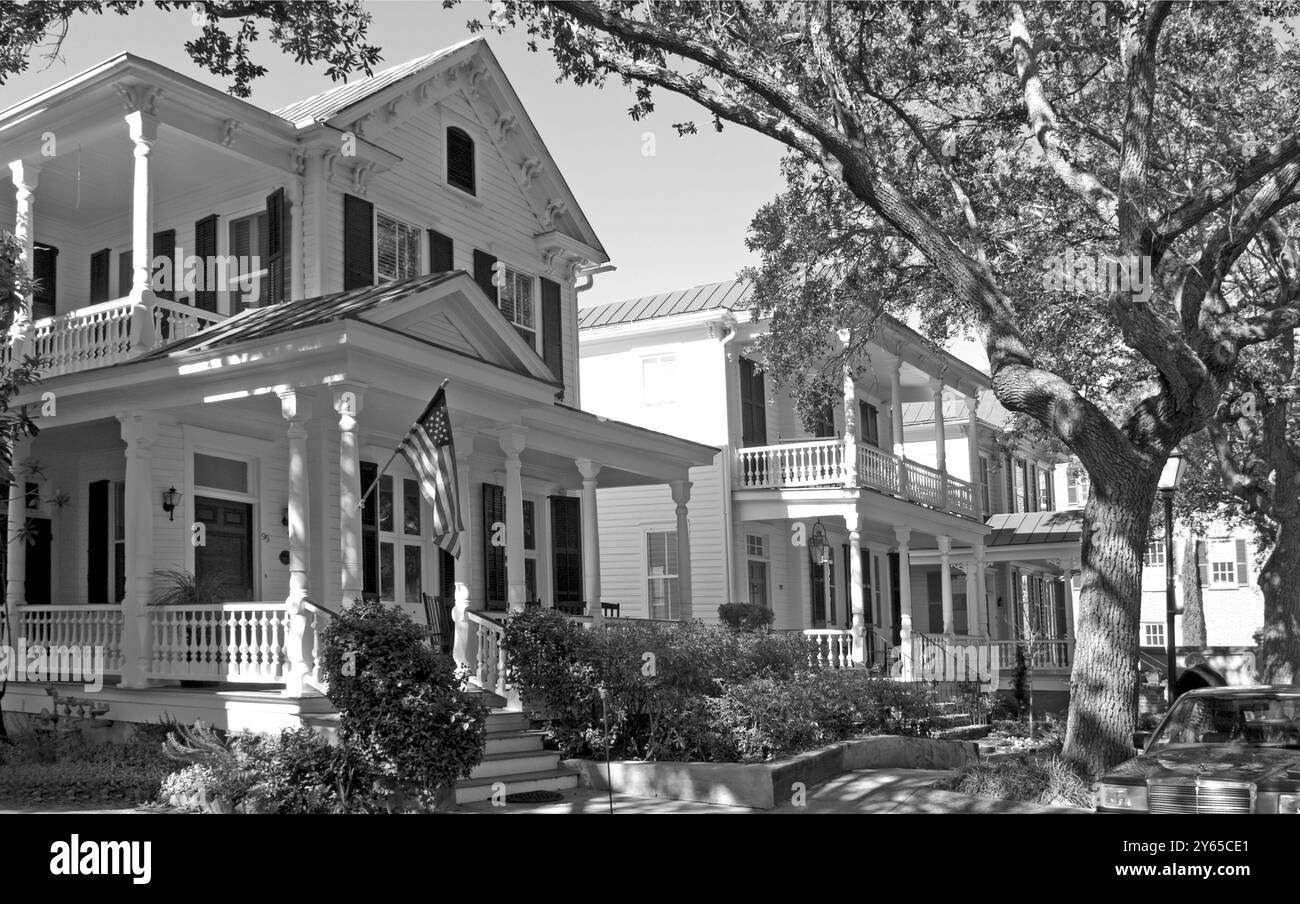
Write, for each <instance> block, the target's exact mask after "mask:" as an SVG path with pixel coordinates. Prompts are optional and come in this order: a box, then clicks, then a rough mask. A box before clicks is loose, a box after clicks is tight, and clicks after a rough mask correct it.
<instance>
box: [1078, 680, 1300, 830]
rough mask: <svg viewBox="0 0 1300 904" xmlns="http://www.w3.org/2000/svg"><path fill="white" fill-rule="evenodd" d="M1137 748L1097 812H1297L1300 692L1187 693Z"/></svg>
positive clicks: (1109, 782) (1108, 778) (1110, 779)
mask: <svg viewBox="0 0 1300 904" xmlns="http://www.w3.org/2000/svg"><path fill="white" fill-rule="evenodd" d="M1135 741H1136V739H1135ZM1135 746H1141V745H1138V744H1136V743H1135ZM1141 749H1142V753H1141V754H1140V755H1138V756H1136V757H1134V758H1133V759H1131V760H1129V761H1127V762H1126V763H1123V764H1121V765H1120V766H1118V767H1116V768H1115V769H1112V770H1111V771H1110V772H1108V773H1106V774H1105V775H1104V776H1102V778H1101V781H1100V783H1099V784H1098V788H1097V792H1098V793H1097V812H1098V813H1300V686H1288V687H1282V686H1272V687H1207V688H1201V689H1200V690H1194V691H1189V692H1188V693H1186V694H1184V695H1183V696H1181V697H1179V698H1178V700H1177V702H1175V703H1174V705H1173V707H1171V708H1170V710H1169V713H1168V714H1167V715H1166V716H1165V718H1164V719H1163V721H1161V723H1160V725H1159V727H1157V728H1156V730H1155V731H1154V732H1152V733H1151V736H1150V737H1149V738H1147V739H1145V746H1142V747H1141Z"/></svg>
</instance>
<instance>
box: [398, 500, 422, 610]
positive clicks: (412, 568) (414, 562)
mask: <svg viewBox="0 0 1300 904" xmlns="http://www.w3.org/2000/svg"><path fill="white" fill-rule="evenodd" d="M407 482H408V483H410V481H407ZM402 554H403V556H405V565H406V601H407V602H408V603H418V602H420V591H421V590H422V589H423V587H422V583H421V580H420V547H418V546H403V547H402Z"/></svg>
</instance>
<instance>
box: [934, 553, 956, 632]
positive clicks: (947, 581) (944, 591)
mask: <svg viewBox="0 0 1300 904" xmlns="http://www.w3.org/2000/svg"><path fill="white" fill-rule="evenodd" d="M935 539H936V540H937V541H938V542H939V598H940V600H941V601H942V602H943V633H944V634H955V633H956V631H955V629H954V626H953V617H952V557H951V552H952V538H951V537H943V536H940V537H936V538H935ZM930 630H931V631H933V630H934V625H931V626H930Z"/></svg>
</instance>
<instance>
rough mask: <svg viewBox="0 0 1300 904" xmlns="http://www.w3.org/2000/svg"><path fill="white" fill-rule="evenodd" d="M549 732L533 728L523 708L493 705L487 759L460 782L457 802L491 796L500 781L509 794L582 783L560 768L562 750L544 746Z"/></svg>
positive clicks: (561, 789) (560, 787)
mask: <svg viewBox="0 0 1300 904" xmlns="http://www.w3.org/2000/svg"><path fill="white" fill-rule="evenodd" d="M545 735H546V733H545V732H543V731H533V730H532V728H531V726H530V725H529V722H528V719H527V717H525V716H524V714H523V713H522V712H519V711H518V710H510V709H493V710H492V711H491V713H489V714H488V724H487V747H486V749H485V750H484V753H483V762H481V763H479V764H478V765H477V766H475V767H474V771H473V772H471V773H470V777H469V778H467V779H462V780H460V781H459V782H457V783H456V803H458V804H464V803H470V802H472V801H476V800H489V799H490V798H491V797H492V795H493V788H494V786H496V784H497V783H498V782H500V783H501V785H502V786H503V788H504V791H505V793H506V794H520V793H522V792H524V791H565V790H568V789H570V788H576V787H578V776H577V774H576V773H574V772H570V771H569V770H567V769H561V768H560V754H559V753H558V752H557V751H554V750H543V749H542V738H543V737H545Z"/></svg>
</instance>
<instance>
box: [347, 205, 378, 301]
mask: <svg viewBox="0 0 1300 904" xmlns="http://www.w3.org/2000/svg"><path fill="white" fill-rule="evenodd" d="M374 210H375V205H373V204H371V203H370V202H369V201H367V200H365V199H364V198H358V197H357V196H356V195H344V196H343V291H345V292H347V291H349V290H351V289H364V288H365V287H366V286H373V285H374V284H375V216H374Z"/></svg>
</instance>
